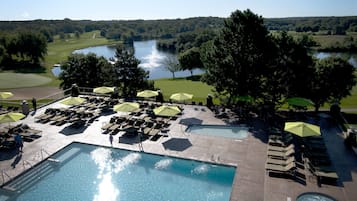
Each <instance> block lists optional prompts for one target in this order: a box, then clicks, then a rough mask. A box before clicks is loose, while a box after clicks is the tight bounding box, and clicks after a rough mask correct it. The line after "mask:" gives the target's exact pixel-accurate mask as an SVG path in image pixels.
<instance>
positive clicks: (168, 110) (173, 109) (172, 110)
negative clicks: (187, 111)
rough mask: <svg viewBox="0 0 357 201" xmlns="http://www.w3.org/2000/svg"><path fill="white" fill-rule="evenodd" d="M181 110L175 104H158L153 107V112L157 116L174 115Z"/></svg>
mask: <svg viewBox="0 0 357 201" xmlns="http://www.w3.org/2000/svg"><path fill="white" fill-rule="evenodd" d="M180 112H181V110H180V109H179V108H178V107H177V106H166V105H164V106H160V107H157V108H155V109H154V114H155V115H157V116H168V117H170V116H175V115H176V114H178V113H180Z"/></svg>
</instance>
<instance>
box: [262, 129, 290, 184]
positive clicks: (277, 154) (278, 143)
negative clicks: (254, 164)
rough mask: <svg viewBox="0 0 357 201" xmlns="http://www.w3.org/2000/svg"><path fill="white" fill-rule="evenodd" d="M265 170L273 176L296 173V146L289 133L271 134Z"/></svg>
mask: <svg viewBox="0 0 357 201" xmlns="http://www.w3.org/2000/svg"><path fill="white" fill-rule="evenodd" d="M267 156H268V158H267V161H266V164H265V170H266V171H267V172H268V173H269V175H271V176H275V175H278V176H281V175H283V176H294V177H295V174H296V160H295V146H294V144H293V143H292V136H291V134H288V133H282V132H273V133H271V134H270V135H269V141H268V150H267Z"/></svg>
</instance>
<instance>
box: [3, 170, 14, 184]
mask: <svg viewBox="0 0 357 201" xmlns="http://www.w3.org/2000/svg"><path fill="white" fill-rule="evenodd" d="M5 177H7V178H8V180H11V179H12V178H11V177H10V175H8V174H7V173H6V172H5V170H1V178H2V184H1V185H3V184H5Z"/></svg>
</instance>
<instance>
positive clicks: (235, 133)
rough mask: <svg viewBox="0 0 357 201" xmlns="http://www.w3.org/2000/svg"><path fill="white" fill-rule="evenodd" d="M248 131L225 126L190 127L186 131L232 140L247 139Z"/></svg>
mask: <svg viewBox="0 0 357 201" xmlns="http://www.w3.org/2000/svg"><path fill="white" fill-rule="evenodd" d="M248 131H249V128H248V127H244V126H225V125H190V126H188V127H187V129H186V132H188V133H193V134H199V135H209V136H220V137H227V138H234V139H244V138H246V137H248Z"/></svg>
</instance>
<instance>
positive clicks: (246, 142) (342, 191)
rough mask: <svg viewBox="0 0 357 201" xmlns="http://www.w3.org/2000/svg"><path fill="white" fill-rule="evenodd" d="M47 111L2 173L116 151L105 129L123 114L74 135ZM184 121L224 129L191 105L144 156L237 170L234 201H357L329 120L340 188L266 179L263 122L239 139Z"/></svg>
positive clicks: (325, 126) (356, 174) (353, 175)
mask: <svg viewBox="0 0 357 201" xmlns="http://www.w3.org/2000/svg"><path fill="white" fill-rule="evenodd" d="M47 107H51V108H56V107H63V106H62V105H61V104H59V103H54V104H51V105H49V106H47ZM45 109H46V107H44V108H41V109H40V110H38V111H37V112H36V114H31V115H29V116H28V117H27V118H26V119H24V120H22V121H21V123H26V124H28V125H29V126H30V127H33V128H35V129H39V130H42V131H43V133H42V137H41V138H39V139H37V140H35V141H33V142H30V143H25V145H24V153H23V154H22V155H21V157H19V156H18V155H16V154H15V153H4V152H0V153H1V155H0V170H4V171H5V172H6V174H8V175H9V176H10V177H11V178H13V177H15V176H17V175H19V174H21V173H22V172H24V171H25V170H26V169H29V168H31V166H33V165H35V164H36V163H39V162H40V161H41V160H42V159H43V156H45V157H47V153H49V154H53V153H55V152H56V151H58V150H60V149H62V148H63V147H65V146H66V145H68V144H70V143H72V142H83V143H90V144H97V145H102V146H110V143H109V140H108V135H104V134H102V132H101V127H102V125H103V124H104V123H106V122H109V119H110V118H111V117H112V116H113V115H119V114H112V115H107V116H101V117H100V118H98V120H97V121H94V122H93V123H92V124H91V125H90V126H89V127H86V128H85V129H82V130H71V129H68V127H67V126H68V125H66V124H65V125H63V126H53V125H50V124H48V123H47V124H41V123H36V122H35V121H34V117H35V116H37V115H40V114H42V113H43V112H44V111H45ZM182 119H185V120H195V119H196V120H197V119H198V120H200V121H202V124H220V125H223V124H224V122H223V121H221V120H220V119H217V118H215V117H214V114H213V113H212V112H211V111H210V110H208V109H207V108H206V107H204V106H192V105H185V106H184V113H183V115H182V116H181V117H180V118H179V119H177V120H176V121H174V122H173V123H172V125H171V126H170V131H169V136H168V137H162V138H160V139H159V140H158V141H144V142H143V143H142V149H143V151H144V152H147V153H154V154H161V155H168V156H176V157H181V158H188V159H194V160H200V161H207V162H214V163H217V164H227V165H234V166H236V167H237V170H236V175H235V179H234V183H233V188H232V193H231V201H236V200H237V201H238V200H239V201H241V200H243V201H245V200H247V201H251V200H257V201H261V200H266V201H276V200H289V198H290V200H295V198H296V197H297V196H298V195H299V194H301V193H304V192H311V191H313V192H321V193H326V194H328V195H330V196H333V197H335V198H337V199H338V200H340V201H350V200H351V201H353V200H356V198H357V191H356V189H357V183H356V179H357V156H355V155H353V153H352V151H351V150H347V149H346V148H345V146H344V144H343V136H342V132H341V131H340V130H339V129H338V128H337V126H336V125H335V123H334V122H333V121H330V120H329V119H320V120H319V124H320V125H321V128H322V133H323V137H324V139H325V142H326V145H327V147H328V152H329V154H330V156H331V158H332V160H333V161H334V165H335V166H336V169H337V173H338V175H339V177H340V182H339V185H337V186H336V185H325V184H323V185H321V186H318V185H317V181H316V178H314V177H312V176H311V175H310V174H309V173H308V171H305V172H303V174H304V175H305V180H303V182H301V181H295V180H292V179H287V178H275V177H270V176H268V175H267V174H265V169H264V168H265V161H266V158H267V156H266V150H267V145H266V142H267V133H266V132H265V131H264V130H263V129H262V128H263V125H262V124H261V122H259V121H256V122H252V124H253V125H254V126H253V127H252V128H251V130H250V135H249V136H248V138H246V139H243V140H236V139H230V138H223V137H211V136H202V135H193V134H189V133H186V132H185V129H186V125H185V124H181V123H180V121H181V120H182ZM19 123H20V122H19ZM2 126H3V125H2ZM119 137H120V136H119V135H116V136H115V140H114V143H113V146H114V147H115V148H124V149H128V150H136V151H140V146H139V144H138V143H132V142H128V143H125V142H120V143H119V141H118V139H119ZM172 138H184V139H188V140H189V141H190V143H191V144H192V145H191V146H190V147H188V148H186V149H181V150H180V151H175V150H171V149H168V148H167V147H166V148H165V147H164V146H163V142H165V141H167V140H169V139H172ZM177 146H180V145H177ZM41 150H44V151H41ZM176 150H177V149H176ZM4 179H5V181H8V180H9V178H7V177H4ZM1 180H2V178H1V177H0V184H1V183H2V181H1ZM0 197H1V196H0ZM0 200H1V199H0Z"/></svg>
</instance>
